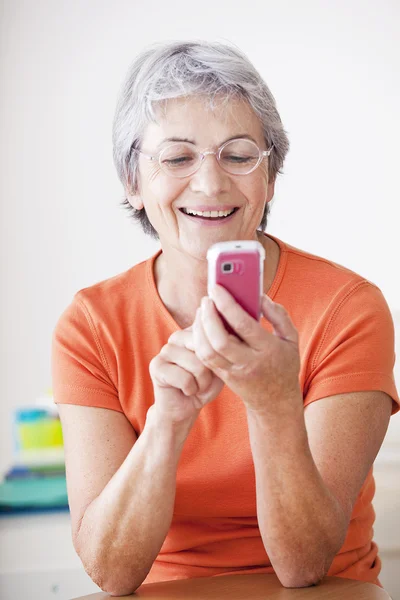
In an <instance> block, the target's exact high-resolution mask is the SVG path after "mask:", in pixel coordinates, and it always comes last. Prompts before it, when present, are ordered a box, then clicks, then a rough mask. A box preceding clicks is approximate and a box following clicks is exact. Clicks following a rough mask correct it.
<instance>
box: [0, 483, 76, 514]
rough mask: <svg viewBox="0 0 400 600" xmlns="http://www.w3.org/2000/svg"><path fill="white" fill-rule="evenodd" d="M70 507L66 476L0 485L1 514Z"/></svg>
mask: <svg viewBox="0 0 400 600" xmlns="http://www.w3.org/2000/svg"><path fill="white" fill-rule="evenodd" d="M62 506H68V495H67V484H66V479H65V476H63V475H62V476H58V477H41V478H38V479H34V478H27V479H14V480H11V481H3V483H0V512H9V511H11V510H13V509H20V508H55V507H62Z"/></svg>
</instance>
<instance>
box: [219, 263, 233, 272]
mask: <svg viewBox="0 0 400 600" xmlns="http://www.w3.org/2000/svg"><path fill="white" fill-rule="evenodd" d="M222 270H223V272H224V273H232V271H233V264H232V263H231V262H225V263H223V264H222Z"/></svg>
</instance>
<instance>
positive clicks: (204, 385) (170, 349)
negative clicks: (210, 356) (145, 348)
mask: <svg viewBox="0 0 400 600" xmlns="http://www.w3.org/2000/svg"><path fill="white" fill-rule="evenodd" d="M160 356H162V357H163V358H164V359H165V361H168V362H171V363H174V364H176V365H178V366H179V367H182V369H185V371H188V372H189V373H191V374H192V375H193V376H194V378H195V379H196V382H197V385H198V388H199V391H200V392H203V391H205V390H206V389H208V387H209V386H210V384H211V380H212V378H213V374H212V372H211V371H210V369H208V368H207V367H206V366H205V365H204V364H203V363H202V362H201V360H200V359H199V358H198V357H197V356H196V354H195V353H194V351H191V350H188V349H187V348H186V347H182V346H176V345H175V344H171V343H168V344H166V345H165V346H163V347H162V348H161V351H160Z"/></svg>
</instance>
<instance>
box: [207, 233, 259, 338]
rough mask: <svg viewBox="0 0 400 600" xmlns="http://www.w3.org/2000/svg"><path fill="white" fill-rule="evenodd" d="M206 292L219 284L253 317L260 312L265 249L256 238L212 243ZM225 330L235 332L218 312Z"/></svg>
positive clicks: (208, 256)
mask: <svg viewBox="0 0 400 600" xmlns="http://www.w3.org/2000/svg"><path fill="white" fill-rule="evenodd" d="M207 260H208V294H210V291H211V289H212V287H213V286H214V285H215V284H218V285H222V286H223V287H224V288H225V289H227V290H228V292H229V293H230V294H232V296H233V297H234V298H235V300H236V302H238V304H240V306H241V307H242V308H244V310H245V311H247V312H248V313H249V315H251V316H252V317H253V318H254V319H256V320H257V321H259V320H260V316H261V298H262V294H263V280H264V277H263V273H264V260H265V250H264V248H263V246H262V245H261V244H260V243H259V242H255V241H250V240H235V241H232V242H219V243H218V244H213V245H212V246H211V247H210V248H209V249H208V252H207ZM221 318H222V320H223V322H224V325H225V327H226V328H227V330H228V331H229V333H235V332H234V331H233V329H232V328H231V327H230V325H229V324H228V323H227V322H226V320H225V319H224V316H223V315H221Z"/></svg>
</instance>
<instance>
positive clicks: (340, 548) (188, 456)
mask: <svg viewBox="0 0 400 600" xmlns="http://www.w3.org/2000/svg"><path fill="white" fill-rule="evenodd" d="M113 142H114V159H115V164H116V167H117V170H118V174H119V176H120V179H121V181H122V183H123V186H124V189H125V193H126V201H125V202H126V203H127V205H128V206H129V208H132V209H133V216H134V218H135V219H137V220H139V221H140V223H141V225H142V227H143V229H144V231H145V232H147V233H149V234H150V235H153V236H156V237H158V238H159V240H160V246H161V248H160V249H159V251H158V252H157V253H156V254H155V255H154V256H152V257H151V258H150V259H148V260H146V261H144V262H142V263H140V264H137V265H135V266H133V267H132V268H130V269H129V270H128V271H126V272H124V273H122V274H119V275H116V276H115V277H113V278H111V279H107V280H106V281H102V282H100V283H97V284H96V285H92V286H91V287H88V288H86V289H83V290H81V291H79V292H78V293H77V294H76V295H75V297H74V299H73V301H72V303H71V304H70V306H69V307H68V308H67V309H66V311H65V312H64V313H63V315H62V316H61V318H60V320H59V322H58V324H57V326H56V328H55V332H54V339H53V357H52V365H53V387H54V396H55V402H56V403H57V404H58V405H59V409H60V416H61V420H62V425H63V431H64V439H65V450H66V468H67V481H68V493H69V502H70V509H71V518H72V531H73V541H74V546H75V548H76V551H77V553H78V554H79V556H80V558H81V560H82V563H83V565H84V567H85V569H86V571H87V572H88V573H89V575H90V576H91V577H92V579H93V581H95V582H96V583H97V584H98V585H99V586H100V587H101V588H102V589H103V590H105V591H107V592H109V593H111V594H112V595H124V594H129V593H132V592H133V591H134V590H135V589H136V588H138V586H140V585H141V584H142V583H143V582H146V583H149V582H156V581H161V580H169V579H179V578H191V577H205V576H217V575H224V574H237V573H273V572H275V573H276V574H277V576H278V578H279V580H280V581H281V583H282V585H283V586H285V587H303V586H309V585H312V584H315V583H316V582H318V581H319V580H320V579H321V578H322V577H324V576H325V575H326V574H328V575H337V576H340V577H348V578H352V579H359V580H362V581H368V582H373V583H376V584H377V585H380V583H379V579H378V575H379V572H380V569H381V561H380V559H379V556H378V549H377V546H376V544H375V543H374V541H373V529H372V525H373V521H374V511H373V507H372V504H371V501H372V498H373V495H374V480H373V475H372V464H373V462H374V459H375V457H376V454H377V452H378V450H379V448H380V446H381V444H382V440H383V438H384V435H385V432H386V429H387V426H388V421H389V418H390V415H391V413H394V412H396V411H397V410H398V408H399V406H398V403H399V398H398V395H397V392H396V388H395V384H394V379H393V374H392V370H393V365H394V332H393V322H392V319H391V315H390V311H389V309H388V306H387V304H386V301H385V299H384V297H383V295H382V293H381V291H380V290H379V289H378V288H377V286H376V285H374V283H372V282H370V281H368V280H366V279H364V278H363V277H362V276H360V275H358V274H356V273H354V272H352V271H351V270H349V269H347V268H345V267H343V266H340V265H338V264H336V263H333V262H331V261H329V260H326V259H324V258H321V257H318V256H314V255H312V254H309V253H306V252H304V251H303V250H300V249H298V248H295V247H293V246H291V245H289V244H288V243H285V242H283V241H282V240H280V239H278V238H276V237H274V236H272V235H269V234H266V233H265V232H264V231H265V229H266V225H267V216H268V212H269V206H270V202H271V200H272V198H273V195H274V186H275V181H276V177H277V174H278V173H279V171H280V169H281V167H282V164H283V162H284V158H285V155H286V153H287V150H288V139H287V136H286V134H285V131H284V129H283V126H282V123H281V119H280V117H279V114H278V112H277V109H276V105H275V101H274V99H273V96H272V95H271V93H270V91H269V89H268V87H267V86H266V84H265V82H264V81H263V80H262V78H261V77H260V75H259V73H258V72H257V71H256V69H255V68H254V67H253V66H252V64H251V63H250V62H249V60H248V59H247V58H246V57H245V56H244V55H243V54H242V53H241V52H240V51H238V50H237V49H236V48H234V47H230V46H228V45H223V44H219V43H208V42H195V43H192V42H188V43H184V42H174V43H164V44H160V45H156V46H152V47H150V48H149V49H146V50H145V51H144V52H143V53H142V54H141V55H140V56H139V57H138V58H137V59H136V60H135V62H134V63H133V65H132V67H131V69H130V71H129V74H128V76H127V79H126V82H125V84H124V86H123V89H122V93H121V97H120V100H119V102H118V106H117V110H116V115H115V121H114V132H113ZM235 156H236V157H237V156H239V157H243V156H246V157H251V161H241V160H237V161H234V160H230V157H235ZM229 240H258V241H259V242H260V243H261V244H262V245H263V247H264V249H265V253H266V259H265V269H264V289H263V291H264V296H263V300H262V318H261V320H260V321H257V320H255V319H253V318H252V317H250V316H249V315H248V314H247V313H245V312H244V310H243V309H242V308H241V307H240V306H239V304H238V303H237V302H236V301H235V300H234V299H233V297H232V296H231V295H230V294H229V293H228V292H227V291H226V290H224V288H222V287H220V286H216V287H215V288H214V289H213V290H212V293H211V294H210V297H208V296H207V260H206V253H207V250H208V248H209V247H210V246H211V245H212V244H214V243H216V242H221V241H229ZM220 314H223V315H224V318H225V319H226V321H227V322H228V323H229V324H230V326H231V327H232V328H233V329H234V331H236V333H237V334H238V336H235V335H232V334H230V333H228V330H227V329H226V328H225V327H224V325H223V322H222V320H221V318H220Z"/></svg>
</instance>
